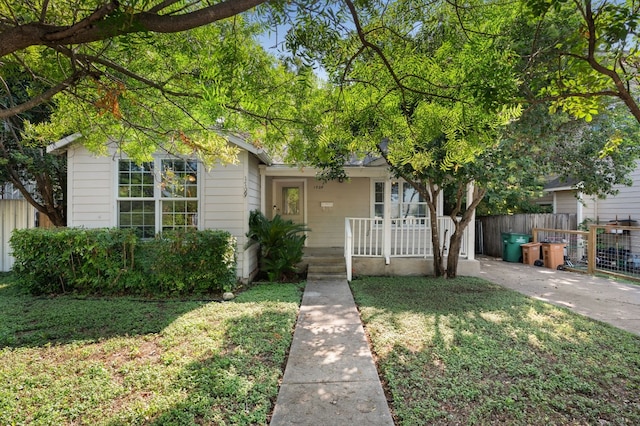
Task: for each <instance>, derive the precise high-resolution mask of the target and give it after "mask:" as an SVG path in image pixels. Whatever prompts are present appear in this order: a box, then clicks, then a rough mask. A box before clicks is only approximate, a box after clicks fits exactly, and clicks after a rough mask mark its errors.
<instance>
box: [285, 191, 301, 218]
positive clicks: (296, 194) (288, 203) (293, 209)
mask: <svg viewBox="0 0 640 426" xmlns="http://www.w3.org/2000/svg"><path fill="white" fill-rule="evenodd" d="M282 203H283V204H284V209H283V212H282V213H283V214H286V215H296V214H300V188H298V187H286V188H282Z"/></svg>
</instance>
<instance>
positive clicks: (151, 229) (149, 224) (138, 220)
mask: <svg viewBox="0 0 640 426" xmlns="http://www.w3.org/2000/svg"><path fill="white" fill-rule="evenodd" d="M154 206H155V202H153V201H119V202H118V226H119V227H120V228H134V229H135V230H136V235H138V236H139V237H141V238H152V237H153V236H154V235H155V233H156V222H155V207H154Z"/></svg>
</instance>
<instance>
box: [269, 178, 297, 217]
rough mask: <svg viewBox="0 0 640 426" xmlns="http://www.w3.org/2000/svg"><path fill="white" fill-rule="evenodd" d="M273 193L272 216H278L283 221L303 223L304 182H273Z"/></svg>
mask: <svg viewBox="0 0 640 426" xmlns="http://www.w3.org/2000/svg"><path fill="white" fill-rule="evenodd" d="M273 191H274V194H273V199H274V200H275V204H274V206H273V216H275V215H276V214H279V215H280V216H281V217H282V218H283V219H285V220H292V221H293V222H294V223H304V220H305V217H304V181H301V180H275V181H274V185H273Z"/></svg>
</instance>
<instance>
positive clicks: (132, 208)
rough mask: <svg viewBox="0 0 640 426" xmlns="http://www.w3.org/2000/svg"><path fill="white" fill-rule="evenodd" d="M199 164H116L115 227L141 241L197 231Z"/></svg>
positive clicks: (172, 161)
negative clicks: (129, 230) (169, 233)
mask: <svg viewBox="0 0 640 426" xmlns="http://www.w3.org/2000/svg"><path fill="white" fill-rule="evenodd" d="M198 204H199V202H198V163H197V162H196V161H194V160H181V159H157V160H156V161H154V162H148V163H142V164H136V163H134V162H133V161H131V160H119V162H118V226H119V227H120V228H134V229H135V230H136V234H137V235H138V236H140V237H141V238H152V237H153V236H154V235H155V234H156V233H158V232H160V231H164V230H167V229H186V228H197V227H198Z"/></svg>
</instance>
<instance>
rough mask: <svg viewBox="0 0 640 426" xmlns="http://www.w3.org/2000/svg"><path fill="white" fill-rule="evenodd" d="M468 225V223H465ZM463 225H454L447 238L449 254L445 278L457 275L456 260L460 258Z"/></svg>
mask: <svg viewBox="0 0 640 426" xmlns="http://www.w3.org/2000/svg"><path fill="white" fill-rule="evenodd" d="M467 225H468V223H467ZM467 225H464V227H462V226H460V225H456V230H455V232H454V233H453V234H452V235H451V239H450V240H449V255H448V256H447V278H455V277H456V276H458V260H459V258H460V249H461V248H462V237H464V230H465V229H466V227H467Z"/></svg>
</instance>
